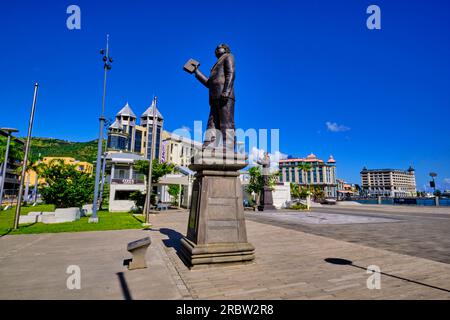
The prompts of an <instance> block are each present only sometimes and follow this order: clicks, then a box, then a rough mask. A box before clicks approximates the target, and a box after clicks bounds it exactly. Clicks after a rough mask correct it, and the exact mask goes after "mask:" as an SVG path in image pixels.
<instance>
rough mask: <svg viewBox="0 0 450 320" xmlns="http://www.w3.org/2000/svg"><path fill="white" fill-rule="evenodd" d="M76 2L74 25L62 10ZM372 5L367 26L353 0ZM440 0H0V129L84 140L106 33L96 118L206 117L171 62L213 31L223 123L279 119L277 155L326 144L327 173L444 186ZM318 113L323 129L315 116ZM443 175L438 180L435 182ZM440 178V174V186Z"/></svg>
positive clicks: (321, 152) (206, 44) (183, 122)
mask: <svg viewBox="0 0 450 320" xmlns="http://www.w3.org/2000/svg"><path fill="white" fill-rule="evenodd" d="M71 4H76V5H78V6H79V7H80V8H81V30H68V29H67V28H66V19H67V17H68V14H67V13H66V9H67V7H68V6H69V5H71ZM371 4H377V5H378V6H380V8H381V26H382V29H381V30H368V29H367V28H366V19H367V17H368V14H366V8H367V7H368V6H369V5H371ZM449 7H450V4H449V3H448V1H437V0H436V1H425V0H423V1H403V0H402V1H400V0H398V1H361V0H360V1H356V0H354V1H335V0H333V1H331V0H323V1H299V0H297V1H294V0H289V1H287V0H284V1H254V0H250V1H248V0H247V1H242V0H240V1H237V0H228V1H227V4H224V2H223V1H207V0H195V1H171V0H166V1H144V0H142V1H95V2H94V1H78V0H73V1H19V2H17V1H14V2H13V1H9V2H5V3H4V4H3V5H2V10H1V12H0V36H1V37H0V38H1V39H2V49H1V51H0V70H1V75H0V99H1V100H0V101H1V104H0V111H1V113H0V126H13V127H17V128H18V129H20V134H21V135H25V134H26V130H27V123H28V117H29V111H30V104H31V98H32V90H33V84H34V82H35V81H38V82H39V83H40V92H39V98H38V104H37V114H36V119H35V126H34V128H33V135H34V136H39V137H54V138H60V139H66V140H72V141H87V140H93V139H95V138H96V137H97V131H98V129H97V128H98V116H99V113H100V107H101V94H102V90H101V88H102V77H103V72H102V63H101V56H100V54H99V53H98V52H99V49H101V48H102V47H104V41H105V34H106V33H109V34H110V41H111V55H112V57H113V58H114V63H113V68H112V70H111V72H110V73H109V79H108V89H107V90H108V92H107V105H106V114H107V117H113V116H114V115H115V113H116V112H117V111H118V110H119V109H120V107H121V106H122V105H124V104H125V102H127V101H128V102H129V103H130V105H131V106H132V108H133V109H134V111H135V112H136V113H137V114H140V113H142V112H143V111H144V110H145V108H146V107H147V106H148V105H149V104H150V103H151V99H152V96H153V94H155V95H157V96H158V98H159V108H160V111H161V112H162V113H163V115H164V116H165V128H166V129H167V130H175V129H177V128H180V127H183V126H187V127H193V122H194V121H195V120H203V121H205V120H206V117H207V114H208V104H207V91H206V89H205V88H203V87H201V86H200V84H199V83H197V82H196V81H195V79H194V78H193V77H191V76H189V75H188V74H186V73H185V72H183V71H182V66H183V64H184V63H185V61H186V60H187V59H188V58H191V57H192V58H195V59H197V60H199V61H200V62H201V64H202V67H201V68H203V70H204V71H206V72H207V71H208V70H209V68H210V67H211V66H212V64H213V63H214V61H215V57H214V48H215V46H216V45H217V44H218V43H220V42H226V43H228V44H229V45H230V46H231V49H232V50H233V53H234V54H235V56H236V67H237V77H236V83H235V86H236V97H237V100H236V114H235V116H236V125H237V127H240V128H243V129H248V128H255V129H259V128H266V129H271V128H278V129H280V150H281V152H283V153H286V154H290V155H297V156H306V155H308V154H309V153H310V152H314V153H315V154H316V155H317V156H318V157H320V158H325V160H326V159H327V158H328V156H329V154H333V155H334V157H335V159H336V160H337V171H338V175H339V176H340V177H341V178H344V179H346V180H348V181H350V182H356V183H358V182H359V181H360V179H359V171H360V170H361V168H362V167H363V166H367V167H368V168H381V167H383V168H385V167H393V168H405V169H406V168H408V166H409V165H413V166H414V167H415V168H416V175H417V183H418V186H419V189H421V188H422V186H423V185H424V184H425V183H427V181H428V180H429V177H428V172H430V171H435V172H437V173H438V186H439V187H440V188H447V189H450V165H449V162H450V139H449V133H450V129H449V119H450V111H449V110H450V108H449V106H450V90H449V88H450V62H449V59H448V57H450V20H449V19H448V12H449ZM327 122H328V126H327ZM446 179H447V180H446ZM445 181H447V183H445Z"/></svg>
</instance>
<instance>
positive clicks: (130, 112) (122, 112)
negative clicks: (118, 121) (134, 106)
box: [116, 102, 136, 118]
mask: <svg viewBox="0 0 450 320" xmlns="http://www.w3.org/2000/svg"><path fill="white" fill-rule="evenodd" d="M116 116H130V117H133V118H136V115H135V114H134V112H133V110H131V107H130V105H129V104H128V102H127V103H126V104H125V106H124V107H123V108H122V109H121V110H120V111H119V112H118V113H117V115H116Z"/></svg>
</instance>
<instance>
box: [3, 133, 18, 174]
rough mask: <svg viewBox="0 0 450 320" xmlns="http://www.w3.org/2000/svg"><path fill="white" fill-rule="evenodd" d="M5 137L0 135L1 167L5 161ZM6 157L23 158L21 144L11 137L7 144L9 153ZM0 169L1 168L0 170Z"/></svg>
mask: <svg viewBox="0 0 450 320" xmlns="http://www.w3.org/2000/svg"><path fill="white" fill-rule="evenodd" d="M6 140H7V138H6V137H3V136H1V137H0V165H1V167H2V166H3V165H4V162H5V153H6ZM8 158H9V159H10V161H11V159H15V160H20V159H22V158H23V146H22V145H20V144H19V143H17V142H16V141H14V140H13V139H11V142H10V144H9V155H8ZM1 167H0V168H1ZM0 171H1V170H0Z"/></svg>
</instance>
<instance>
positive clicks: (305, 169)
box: [297, 162, 312, 189]
mask: <svg viewBox="0 0 450 320" xmlns="http://www.w3.org/2000/svg"><path fill="white" fill-rule="evenodd" d="M297 168H298V169H299V170H300V171H301V172H302V174H303V172H305V177H306V186H307V188H308V189H309V181H308V171H310V170H311V169H312V166H311V164H309V163H305V162H302V163H300V164H299V165H298V166H297Z"/></svg>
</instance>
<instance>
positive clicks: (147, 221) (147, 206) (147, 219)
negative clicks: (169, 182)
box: [144, 97, 158, 226]
mask: <svg viewBox="0 0 450 320" xmlns="http://www.w3.org/2000/svg"><path fill="white" fill-rule="evenodd" d="M157 99H158V98H157V97H154V98H153V117H152V122H153V123H152V141H151V151H150V163H149V165H148V181H147V196H146V197H145V223H144V225H145V226H149V225H150V216H149V215H150V197H151V194H152V170H153V159H155V142H156V127H157V126H158V123H157V119H156V102H157ZM147 130H148V123H147Z"/></svg>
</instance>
